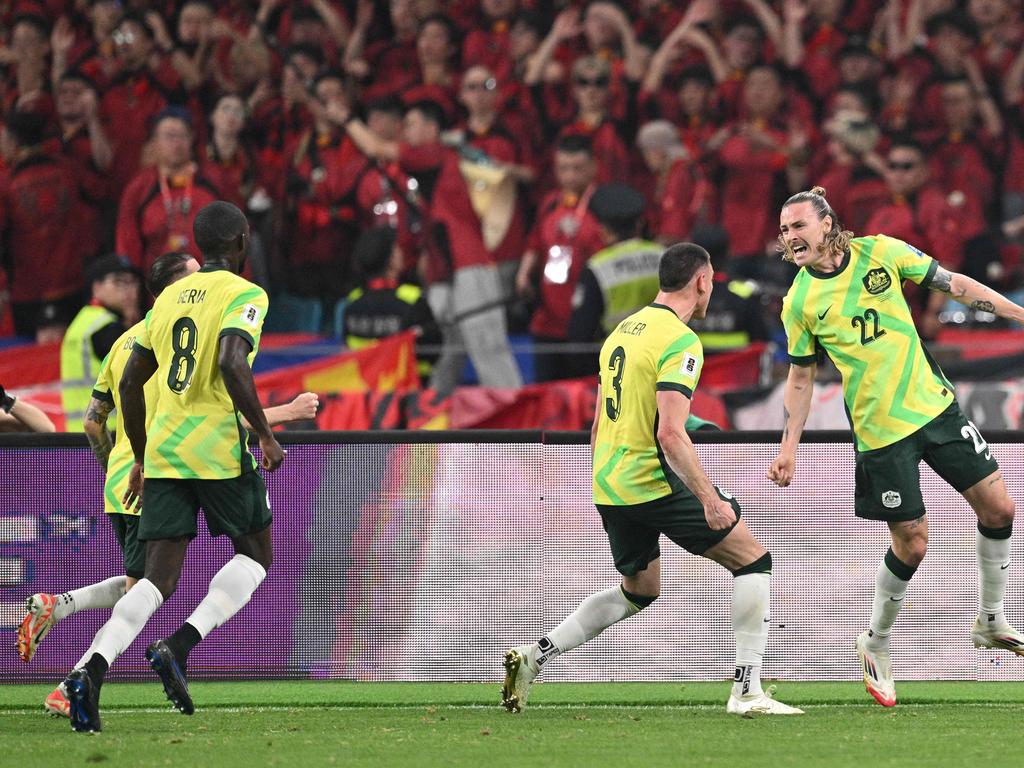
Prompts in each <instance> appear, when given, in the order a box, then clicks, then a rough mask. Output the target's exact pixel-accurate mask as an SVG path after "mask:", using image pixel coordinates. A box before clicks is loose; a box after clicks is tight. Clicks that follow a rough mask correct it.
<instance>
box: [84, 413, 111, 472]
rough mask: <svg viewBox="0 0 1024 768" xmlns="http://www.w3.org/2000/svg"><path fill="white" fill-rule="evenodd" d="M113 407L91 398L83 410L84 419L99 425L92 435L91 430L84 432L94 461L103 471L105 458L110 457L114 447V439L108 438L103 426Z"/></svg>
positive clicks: (108, 434)
mask: <svg viewBox="0 0 1024 768" xmlns="http://www.w3.org/2000/svg"><path fill="white" fill-rule="evenodd" d="M113 408H114V406H113V405H112V404H111V403H107V402H104V401H102V400H96V399H95V398H93V400H92V402H90V403H89V408H88V409H87V410H86V412H85V420H86V421H91V422H93V423H94V424H98V425H99V426H100V429H99V433H98V434H97V435H93V434H92V433H91V432H86V433H85V434H86V437H88V438H89V447H90V448H92V452H93V454H94V455H95V456H96V461H98V462H99V463H100V466H101V467H103V471H104V472H106V470H107V459H109V458H110V451H111V449H112V448H113V447H114V441H113V440H111V439H110V432H108V431H107V428H106V426H105V425H106V423H107V416H109V415H110V412H111V411H112V410H113Z"/></svg>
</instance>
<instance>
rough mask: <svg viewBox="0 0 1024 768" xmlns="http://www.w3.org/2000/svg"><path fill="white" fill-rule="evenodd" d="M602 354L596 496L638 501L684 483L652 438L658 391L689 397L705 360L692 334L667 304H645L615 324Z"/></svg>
mask: <svg viewBox="0 0 1024 768" xmlns="http://www.w3.org/2000/svg"><path fill="white" fill-rule="evenodd" d="M600 362H601V371H600V383H601V400H600V402H598V403H597V407H598V408H600V409H601V411H600V414H599V419H598V423H597V438H596V441H595V444H594V503H595V504H607V505H612V506H623V505H629V504H642V503H644V502H647V501H654V500H656V499H660V498H664V497H665V496H668V495H669V494H671V493H674V492H678V491H685V490H686V486H685V485H684V484H683V482H682V480H680V479H679V477H677V476H676V474H675V473H674V472H672V470H671V469H670V468H669V466H668V462H667V461H666V460H665V456H664V454H663V453H662V451H661V447H660V446H659V445H658V438H657V433H658V402H657V394H656V393H657V392H658V391H674V392H681V393H682V394H684V395H685V396H686V397H688V398H689V397H693V391H694V390H695V389H696V388H697V380H698V379H699V378H700V372H701V368H702V367H703V365H704V349H703V347H702V346H701V343H700V339H698V338H697V334H696V333H694V332H693V331H691V330H690V329H689V328H688V327H687V326H686V324H685V323H684V322H683V321H682V320H680V319H679V316H678V315H676V313H675V312H674V311H673V310H672V309H671V308H669V307H666V306H664V305H662V304H650V305H648V306H646V307H644V308H643V309H641V310H640V311H639V312H635V313H634V314H632V315H630V316H629V317H627V318H626V319H625V320H623V321H621V322H620V323H619V324H618V325H617V326H616V327H615V330H614V331H612V332H611V334H610V335H609V336H608V338H607V340H606V341H605V342H604V346H602V347H601V356H600ZM679 426H680V427H683V426H684V425H682V424H680V425H679Z"/></svg>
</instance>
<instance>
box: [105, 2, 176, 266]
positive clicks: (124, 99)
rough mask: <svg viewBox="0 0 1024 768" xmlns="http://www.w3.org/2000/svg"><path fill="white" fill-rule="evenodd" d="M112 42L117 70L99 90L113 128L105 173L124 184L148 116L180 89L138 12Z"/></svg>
mask: <svg viewBox="0 0 1024 768" xmlns="http://www.w3.org/2000/svg"><path fill="white" fill-rule="evenodd" d="M114 42H115V44H116V46H117V48H116V51H117V58H118V61H120V62H121V67H122V69H121V72H120V74H118V75H117V76H116V77H115V78H114V80H113V83H112V85H111V86H110V89H109V90H108V91H107V92H106V93H105V94H104V95H103V99H102V101H101V103H100V114H101V115H102V116H103V120H104V122H105V123H106V124H107V125H108V126H113V127H116V129H117V130H116V133H112V135H113V136H114V149H115V152H114V162H113V165H112V166H111V169H110V175H111V180H112V182H113V183H114V184H115V186H116V187H117V188H119V189H123V188H124V187H125V186H126V185H127V184H128V182H129V181H130V180H131V179H132V177H133V176H135V174H136V172H137V171H138V169H139V167H140V166H141V164H142V149H143V147H144V146H145V144H146V141H147V139H148V138H149V132H150V128H151V125H150V123H151V121H152V120H153V118H155V117H156V116H157V115H158V114H160V112H162V111H163V110H164V109H165V108H166V107H167V106H168V105H169V104H172V103H173V104H181V103H183V102H184V99H185V93H184V91H183V90H182V88H181V78H180V76H179V75H178V73H177V71H176V70H175V69H174V67H172V66H171V64H170V62H168V61H167V60H166V59H164V58H160V57H159V56H158V55H157V54H156V53H155V48H154V43H153V36H152V32H151V31H150V29H149V27H148V26H147V24H146V22H145V21H144V20H143V19H142V18H141V17H140V16H137V15H135V14H125V16H124V17H123V18H122V19H121V22H120V24H118V26H117V29H116V30H115V31H114ZM157 255H159V254H157Z"/></svg>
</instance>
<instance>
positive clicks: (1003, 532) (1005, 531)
mask: <svg viewBox="0 0 1024 768" xmlns="http://www.w3.org/2000/svg"><path fill="white" fill-rule="evenodd" d="M978 533H980V534H981V535H982V536H984V537H985V538H986V539H1008V538H1010V534H1011V533H1013V523H1010V524H1009V525H1007V526H1003V527H1002V528H989V527H987V526H984V525H982V524H981V523H980V522H979V523H978Z"/></svg>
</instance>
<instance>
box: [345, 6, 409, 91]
mask: <svg viewBox="0 0 1024 768" xmlns="http://www.w3.org/2000/svg"><path fill="white" fill-rule="evenodd" d="M388 8H389V13H390V19H391V26H392V33H391V34H390V35H388V36H386V37H384V38H383V39H381V40H377V41H374V42H370V41H369V40H368V37H369V35H370V29H371V26H372V25H373V15H374V3H373V0H358V3H357V6H356V21H355V25H354V26H353V27H352V34H351V35H350V36H349V39H348V45H347V46H346V47H345V56H344V67H345V71H346V72H348V73H349V74H350V75H353V76H354V77H356V78H359V79H360V80H365V81H366V82H367V88H366V89H365V92H364V97H365V98H367V99H374V98H380V97H381V96H386V95H388V94H393V93H398V92H400V91H402V90H404V89H406V88H408V87H410V86H412V85H414V84H415V83H416V82H417V81H418V80H419V62H418V60H417V56H416V38H417V32H418V26H419V19H418V18H417V15H416V9H415V7H414V3H413V2H412V0H390V2H389V4H388Z"/></svg>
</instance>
